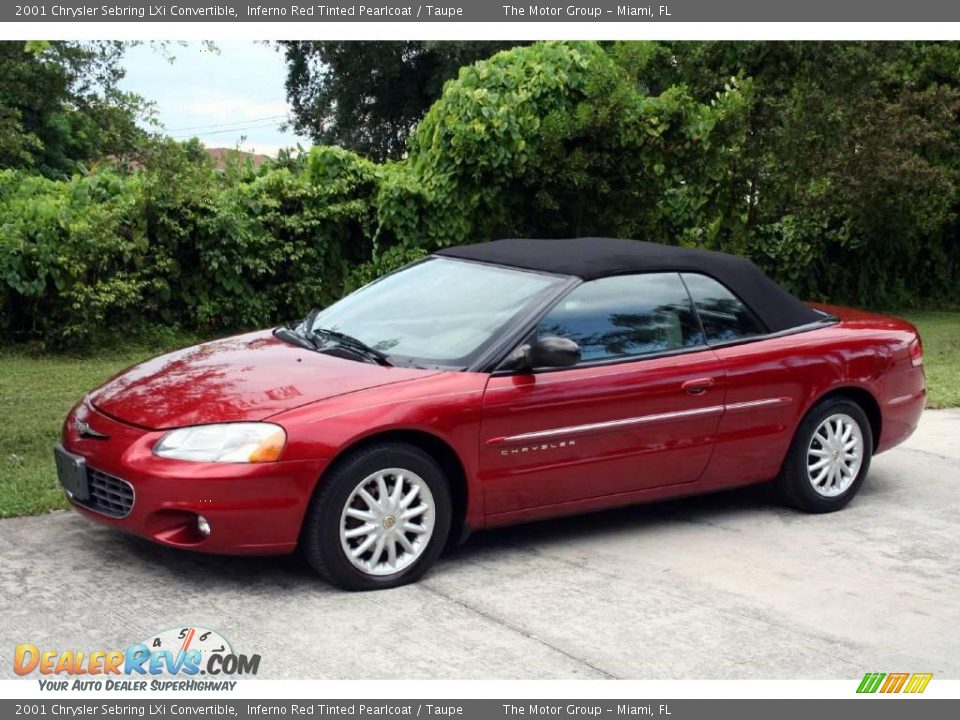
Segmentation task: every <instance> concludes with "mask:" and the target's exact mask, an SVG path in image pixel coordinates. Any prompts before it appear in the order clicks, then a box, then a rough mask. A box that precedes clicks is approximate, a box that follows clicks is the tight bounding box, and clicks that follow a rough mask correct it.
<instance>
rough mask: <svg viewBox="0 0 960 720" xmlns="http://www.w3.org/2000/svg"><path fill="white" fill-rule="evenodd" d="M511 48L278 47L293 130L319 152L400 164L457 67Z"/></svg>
mask: <svg viewBox="0 0 960 720" xmlns="http://www.w3.org/2000/svg"><path fill="white" fill-rule="evenodd" d="M516 44H517V43H511V42H486V41H482V42H480V41H478V42H428V41H420V40H413V41H403V42H334V41H314V40H305V41H301V40H297V41H286V42H281V43H279V46H280V50H281V51H282V52H283V53H284V55H285V56H286V60H287V98H288V99H289V101H290V104H291V106H292V109H293V127H294V129H296V131H297V132H298V133H300V134H302V135H306V136H308V137H309V138H310V139H312V140H313V141H314V142H315V143H317V144H320V145H339V146H341V147H345V148H348V149H350V150H354V151H355V152H358V153H360V154H361V155H365V156H367V157H369V158H372V159H374V160H386V159H388V158H399V157H402V156H403V154H404V152H405V151H406V142H407V136H408V135H409V134H410V131H411V130H412V129H413V127H414V125H416V123H417V121H419V120H420V118H421V117H423V115H424V113H426V111H427V109H428V108H429V107H430V106H431V105H432V104H433V102H434V101H435V100H436V99H437V98H439V97H440V93H441V92H442V91H443V84H444V82H446V81H447V80H450V79H452V78H455V77H457V73H458V71H459V70H460V68H461V67H463V66H464V65H470V64H472V63H473V62H475V61H477V60H482V59H484V58H487V57H489V56H491V55H493V54H494V53H496V52H498V51H499V50H503V49H505V48H509V47H512V46H513V45H516Z"/></svg>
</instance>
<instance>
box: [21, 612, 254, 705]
mask: <svg viewBox="0 0 960 720" xmlns="http://www.w3.org/2000/svg"><path fill="white" fill-rule="evenodd" d="M259 667H260V656H259V655H243V654H238V653H235V652H234V651H233V648H232V647H231V645H230V643H229V642H227V640H226V639H225V638H224V637H223V636H222V635H220V634H219V633H218V632H216V631H214V630H208V629H206V628H201V627H180V628H171V629H169V630H164V631H163V632H159V633H156V634H154V635H153V636H152V637H150V638H147V639H146V640H144V641H143V642H139V643H134V644H133V645H131V646H129V647H128V648H127V649H126V650H91V651H83V650H49V649H41V648H39V647H37V646H36V645H34V644H33V643H21V644H19V645H17V646H16V648H15V649H14V659H13V669H14V671H15V672H16V673H17V675H24V676H27V675H31V674H34V673H37V674H39V675H40V676H42V677H39V678H38V681H39V683H40V689H41V690H112V691H143V690H204V691H210V690H233V689H234V687H235V686H236V684H237V681H236V680H233V679H230V678H233V677H237V676H249V675H256V674H257V670H258V669H259ZM199 676H204V677H203V678H202V679H201V678H200V677H199Z"/></svg>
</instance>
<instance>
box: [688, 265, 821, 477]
mask: <svg viewBox="0 0 960 720" xmlns="http://www.w3.org/2000/svg"><path fill="white" fill-rule="evenodd" d="M682 277H683V281H684V284H685V285H686V286H687V290H688V292H689V293H690V296H691V299H692V300H693V303H694V306H695V307H696V309H697V314H698V316H699V318H700V322H701V326H702V327H703V331H704V336H705V338H706V341H707V344H708V345H710V346H711V347H712V348H713V349H714V351H715V352H716V354H717V358H718V359H719V360H720V362H721V363H722V364H723V370H724V377H725V378H726V393H725V397H724V405H725V409H724V414H723V417H722V418H721V419H720V424H719V426H718V428H717V446H716V448H715V449H714V453H713V457H712V458H711V460H710V466H709V467H708V469H707V472H706V473H705V474H704V483H705V484H706V485H708V486H711V487H723V486H728V485H739V484H743V483H748V482H753V481H756V480H767V479H770V478H772V477H774V476H775V475H776V474H777V472H778V471H779V469H780V464H781V463H782V462H783V457H784V454H785V453H786V450H787V447H788V446H789V444H790V441H791V439H792V437H793V431H794V429H795V427H796V423H797V413H798V411H799V409H800V405H801V404H802V403H801V402H799V399H800V398H802V397H804V396H805V395H806V393H807V391H806V390H805V385H806V383H807V377H808V373H809V372H810V365H811V360H809V359H804V358H803V357H802V356H800V355H798V353H797V352H796V343H797V338H796V337H790V336H787V337H776V336H774V337H770V336H769V333H768V329H767V328H766V326H764V324H763V323H762V321H761V320H760V319H759V318H758V317H757V315H756V314H755V313H754V312H753V311H752V310H750V308H748V307H747V305H746V303H744V302H743V301H742V300H741V299H740V298H738V297H737V296H736V295H735V294H734V293H733V292H732V291H731V290H730V289H729V288H727V287H726V286H725V285H723V284H722V283H720V282H719V281H718V280H715V279H714V278H711V277H707V276H706V275H701V274H699V273H682ZM821 361H822V359H821Z"/></svg>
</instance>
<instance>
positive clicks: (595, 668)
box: [420, 581, 621, 680]
mask: <svg viewBox="0 0 960 720" xmlns="http://www.w3.org/2000/svg"><path fill="white" fill-rule="evenodd" d="M420 587H422V588H424V589H425V590H427V592H431V593H433V594H435V595H439V596H440V597H442V598H443V599H444V600H448V601H449V602H452V603H454V604H456V605H459V606H460V607H462V608H463V609H464V610H468V611H470V612H472V613H475V614H477V615H479V616H480V617H482V618H484V619H485V620H489V621H490V622H492V623H495V624H496V625H499V626H500V627H503V628H506V629H507V630H510V631H512V632H515V633H517V634H518V635H521V636H523V637H525V638H527V639H528V640H532V641H533V642H535V643H538V644H540V645H543V646H544V647H546V648H549V649H550V650H553V651H554V652H557V653H560V654H561V655H563V656H564V657H566V658H569V659H570V660H573V661H574V662H575V663H577V664H579V665H583V666H585V667H588V668H590V669H591V670H593V671H594V672H597V673H600V674H601V675H603V677H605V678H606V679H608V680H620V679H621V678H620V677H618V676H617V675H614V674H613V673H611V672H609V671H607V670H604V669H603V668H602V667H599V666H598V665H594V664H593V663H592V662H590V661H589V660H585V659H584V658H582V657H578V656H577V655H574V654H573V653H570V652H568V651H566V650H564V649H563V648H562V647H559V646H557V645H554V644H553V643H550V642H547V641H546V640H542V639H541V638H538V637H536V636H535V635H533V634H532V633H530V632H529V631H527V630H524V629H523V628H521V627H517V626H516V625H513V624H511V623H509V622H507V621H506V620H504V619H503V618H501V617H497V616H496V615H494V614H492V613H489V612H487V611H486V610H481V609H480V608H478V607H474V606H473V605H471V604H470V603H468V602H465V601H463V600H460V599H459V598H456V597H454V596H452V595H450V594H449V593H445V592H444V591H443V590H440V589H439V588H436V587H434V586H433V585H432V584H430V583H425V582H423V581H421V582H420Z"/></svg>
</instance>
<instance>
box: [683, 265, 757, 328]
mask: <svg viewBox="0 0 960 720" xmlns="http://www.w3.org/2000/svg"><path fill="white" fill-rule="evenodd" d="M682 275H683V281H684V282H685V283H686V284H687V289H688V290H689V291H690V296H691V297H692V298H693V304H694V305H696V307H697V314H699V315H700V322H701V323H703V332H704V333H705V334H706V336H707V342H708V343H710V342H726V341H728V340H738V339H740V338H744V337H750V336H751V335H763V334H764V333H766V331H767V330H766V328H765V327H764V326H763V323H761V322H760V320H759V319H758V318H757V316H756V315H754V314H753V312H751V311H750V309H749V308H748V307H747V306H746V305H744V304H743V302H742V301H741V300H740V298H738V297H737V296H736V295H734V294H733V293H732V292H730V291H729V290H728V289H727V288H726V286H724V285H723V284H721V283H719V282H717V281H716V280H714V279H713V278H710V277H707V276H706V275H699V274H697V273H682Z"/></svg>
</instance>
